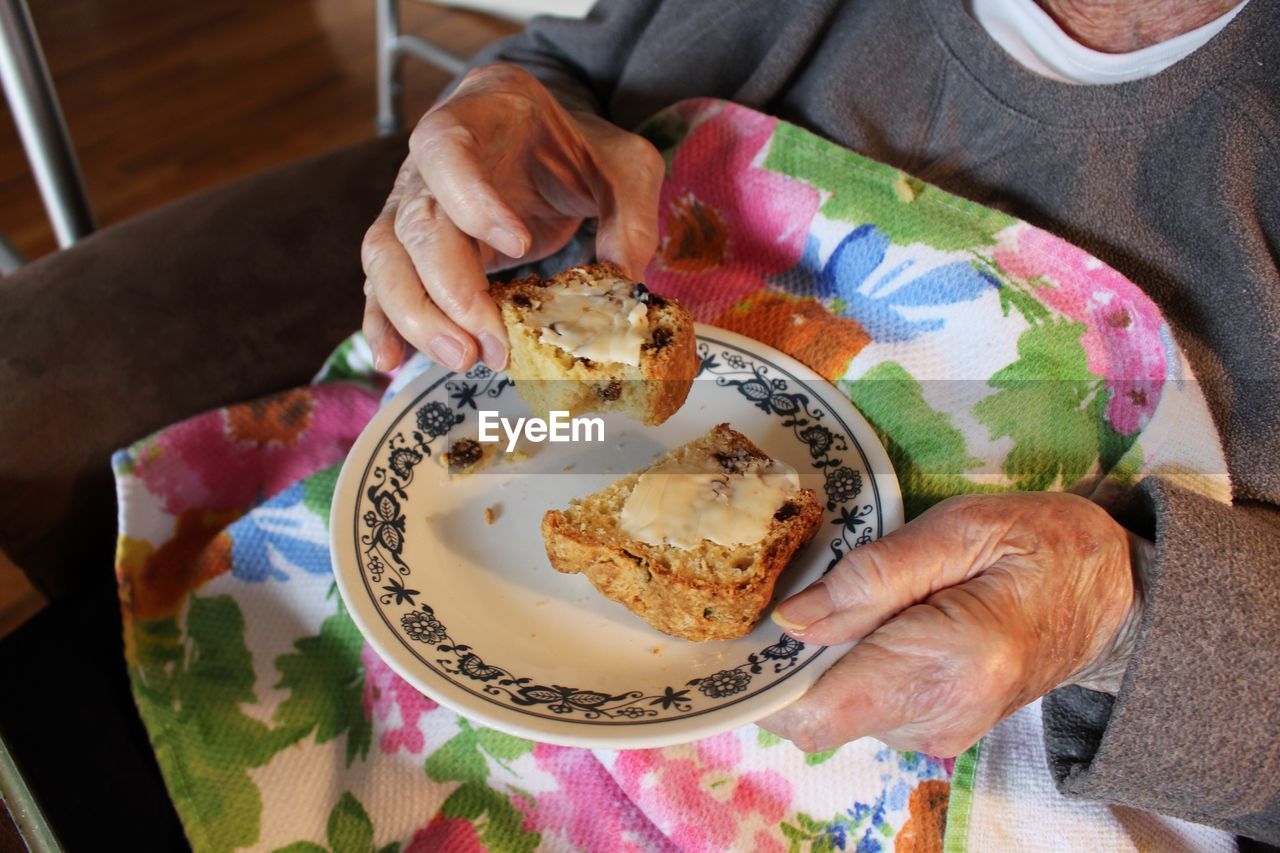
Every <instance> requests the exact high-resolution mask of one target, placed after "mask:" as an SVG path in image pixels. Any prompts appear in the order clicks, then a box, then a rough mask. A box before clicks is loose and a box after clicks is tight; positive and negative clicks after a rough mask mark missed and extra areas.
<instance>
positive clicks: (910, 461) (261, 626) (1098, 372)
mask: <svg viewBox="0 0 1280 853" xmlns="http://www.w3.org/2000/svg"><path fill="white" fill-rule="evenodd" d="M645 132H646V133H648V134H649V136H650V138H651V139H653V140H654V141H655V143H656V144H657V145H658V146H659V147H660V148H661V149H662V150H663V151H664V154H665V155H666V158H667V163H668V180H667V182H666V185H665V186H664V189H663V191H662V196H661V210H660V216H661V220H660V221H661V233H662V244H661V248H660V250H659V252H658V256H657V257H656V258H655V260H654V262H653V264H652V266H651V267H650V269H649V270H648V272H647V281H648V283H649V286H650V287H651V288H652V289H653V290H655V291H657V292H659V293H663V294H665V295H668V296H675V297H678V298H680V299H681V300H682V301H683V302H684V303H685V304H686V305H687V306H689V308H690V309H691V310H692V311H693V312H694V314H695V316H696V317H697V318H698V319H699V320H702V321H705V322H709V323H713V324H715V325H718V326H722V327H725V328H729V329H733V330H736V331H739V332H742V333H745V334H747V335H750V336H752V337H755V338H757V339H759V340H762V341H765V342H766V343H769V344H771V345H773V346H775V347H777V348H779V349H781V350H783V351H785V352H787V353H789V354H791V355H793V356H795V357H797V358H798V359H800V360H801V361H804V362H806V363H807V364H809V365H810V366H812V367H813V368H814V369H816V370H817V371H819V372H820V373H821V374H822V375H824V376H826V377H827V378H829V379H830V380H831V381H833V382H834V383H835V385H836V386H837V387H838V388H840V389H841V390H842V391H844V392H846V393H847V394H848V395H849V396H850V398H851V399H852V400H853V402H854V403H855V404H856V405H857V406H858V407H859V409H861V411H862V412H863V413H864V414H865V415H866V416H867V418H868V419H869V420H870V421H871V423H872V424H873V425H874V426H875V428H876V429H877V431H878V433H879V434H880V436H881V438H882V440H883V441H884V442H885V445H886V447H887V448H888V450H889V454H890V457H891V458H892V460H893V463H894V465H895V468H896V470H897V472H898V476H899V478H900V480H901V484H902V489H903V493H904V497H905V500H906V506H907V513H908V517H911V516H913V515H915V514H918V513H919V512H921V511H922V510H923V509H925V508H927V507H928V506H930V505H931V504H933V503H935V502H937V501H938V500H941V499H942V498H944V497H946V496H949V495H954V494H962V493H979V492H997V491H1004V490H1011V489H1068V488H1069V489H1071V490H1073V491H1077V492H1080V493H1083V494H1086V495H1089V496H1091V497H1093V498H1094V499H1095V500H1098V501H1100V502H1102V503H1103V504H1110V503H1111V502H1113V501H1114V500H1116V499H1118V498H1120V497H1122V496H1123V495H1124V493H1125V491H1126V490H1127V489H1129V488H1130V487H1131V486H1132V484H1133V483H1134V482H1136V481H1137V480H1138V479H1139V478H1141V477H1143V476H1148V475H1149V474H1151V473H1152V472H1154V471H1161V472H1162V473H1165V474H1175V475H1176V476H1177V477H1178V479H1179V480H1180V482H1183V483H1184V484H1190V485H1192V486H1194V487H1195V488H1198V489H1199V490H1201V491H1202V492H1204V493H1206V494H1209V495H1212V496H1214V497H1215V498H1217V499H1221V500H1225V499H1226V496H1227V491H1226V487H1227V484H1226V482H1225V478H1223V477H1221V476H1216V475H1215V473H1214V472H1222V471H1225V466H1224V465H1223V464H1222V463H1221V457H1220V451H1219V450H1218V443H1217V440H1216V435H1215V433H1214V430H1213V426H1212V422H1211V420H1210V419H1209V416H1208V413H1207V410H1206V408H1205V406H1204V403H1203V399H1202V398H1201V396H1200V395H1199V393H1198V390H1197V388H1196V386H1195V384H1194V382H1193V381H1191V379H1192V377H1191V375H1190V372H1189V369H1188V366H1187V364H1186V362H1185V359H1184V358H1183V356H1182V354H1181V353H1180V351H1179V350H1178V348H1177V347H1176V345H1175V343H1174V341H1173V339H1172V336H1171V335H1170V332H1169V328H1168V326H1167V324H1166V323H1165V321H1164V319H1163V318H1162V316H1161V314H1160V312H1159V311H1158V310H1157V308H1156V307H1155V305H1154V304H1153V303H1152V302H1151V301H1150V300H1149V299H1147V298H1146V297H1145V296H1144V295H1143V293H1142V292H1141V290H1139V289H1138V288H1137V287H1136V286H1135V285H1133V284H1132V283H1130V282H1129V281H1127V280H1126V279H1125V278H1124V277H1123V276H1121V275H1120V274H1118V273H1116V272H1115V271H1113V270H1111V269H1110V268H1108V267H1106V266H1105V265H1103V264H1101V263H1099V262H1098V261H1096V260H1095V259H1093V258H1091V257H1089V256H1088V255H1086V254H1085V253H1083V252H1081V251H1080V250H1078V249H1076V248H1074V247H1072V246H1071V245H1069V244H1067V243H1065V242H1063V241H1062V240H1060V239H1058V238H1056V237H1054V236H1052V235H1050V234H1048V233H1046V232H1044V231H1040V230H1038V229H1035V228H1032V227H1030V226H1028V225H1026V224H1023V223H1020V222H1018V221H1016V220H1014V219H1012V218H1010V217H1008V216H1006V215H1004V214H1002V213H1000V212H997V211H994V210H990V209H986V208H983V207H980V206H978V205H975V204H972V203H970V202H967V201H964V200H961V199H959V198H956V197H954V196H951V195H948V194H946V193H944V192H942V191H940V190H938V189H936V188H934V187H931V186H928V185H926V184H922V183H921V182H919V181H917V180H915V179H913V178H912V177H910V176H908V175H905V174H902V173H900V172H898V171H896V170H894V169H891V168H889V167H886V166H883V165H880V164H876V163H873V162H870V161H868V160H866V159H864V158H861V157H859V156H857V155H855V154H852V153H850V152H848V151H844V150H841V149H839V148H836V147H835V146H832V145H831V144H829V143H827V142H824V141H822V140H820V139H818V138H816V137H814V136H812V135H810V134H808V133H806V132H804V131H802V130H800V129H798V128H795V127H793V126H791V125H788V124H785V123H782V122H779V121H777V120H775V119H773V118H769V117H767V116H763V115H760V114H758V113H755V112H752V111H749V110H746V109H744V108H741V107H737V106H734V105H730V104H726V103H723V102H719V101H709V100H699V101H690V102H685V103H682V104H679V105H677V106H676V107H673V108H671V109H670V110H667V111H665V112H664V113H662V114H660V115H659V116H657V117H656V118H655V119H653V120H652V121H651V122H650V123H649V124H648V125H647V127H646V130H645ZM571 252H572V250H570V253H571ZM581 259H582V258H572V257H569V255H565V256H562V257H560V258H558V259H557V260H556V263H561V264H565V263H569V262H576V261H577V260H581ZM353 286H358V283H353ZM425 366H426V363H425V361H424V360H423V359H422V358H421V357H415V359H414V360H413V361H412V362H411V363H410V365H408V366H407V367H405V368H404V369H402V370H401V371H400V372H399V374H398V375H397V376H396V377H394V380H392V378H391V377H387V376H384V375H379V374H378V373H376V372H375V371H374V370H373V368H372V366H371V364H370V359H369V354H368V350H367V346H366V345H365V344H364V342H363V340H362V339H361V338H359V337H358V336H356V337H353V338H352V339H350V340H349V341H347V342H346V343H345V344H344V345H343V346H342V347H340V348H339V350H338V351H337V352H336V353H335V354H334V356H333V357H332V358H331V359H330V360H329V362H328V363H327V364H326V366H325V367H324V369H323V370H322V371H321V373H320V375H319V376H318V377H317V379H316V381H315V382H314V383H313V384H312V385H310V386H308V387H305V388H298V389H294V390H290V391H287V392H284V393H281V394H277V395H274V396H272V397H268V398H265V399H261V400H255V401H250V402H246V403H243V404H239V405H235V406H230V407H228V408H225V409H221V410H218V411H214V412H210V413H207V414H205V415H202V416H199V417H197V418H194V419H192V420H190V421H187V422H184V423H181V424H178V425H175V426H173V427H170V428H168V429H165V430H162V431H161V432H159V433H157V434H155V435H153V436H150V437H148V438H145V439H143V440H141V441H139V442H138V443H136V444H134V445H133V446H132V447H129V448H127V449H125V450H122V451H120V453H118V454H117V456H116V457H115V461H114V464H115V470H116V477H117V483H118V491H119V503H120V541H119V551H118V559H117V571H118V575H119V581H120V597H121V603H122V606H123V610H124V615H125V633H126V651H127V656H128V666H129V672H130V676H131V679H132V684H133V691H134V696H135V698H136V701H137V704H138V709H139V711H140V713H141V716H142V719H143V722H144V724H145V726H146V728H147V731H148V733H149V735H150V737H151V741H152V745H153V746H154V748H155V751H156V755H157V758H158V759H159V763H160V767H161V770H162V772H163V774H164V778H165V781H166V784H167V785H168V788H169V791H170V794H171V795H172V797H173V800H174V803H175V805H176V806H177V810H178V814H179V816H180V817H181V819H182V822H183V825H184V827H185V828H186V831H187V834H188V837H189V838H190V840H191V842H192V844H193V846H194V847H195V848H196V849H198V850H232V849H238V848H254V849H267V850H269V849H288V850H291V851H321V850H331V851H335V853H346V851H357V850H358V851H374V850H377V851H389V850H413V851H427V850H446V851H455V850H458V851H465V850H481V849H485V850H496V851H518V850H535V849H538V850H588V851H604V850H607V851H614V850H637V851H640V850H644V851H659V850H661V851H666V850H687V851H710V850H759V851H774V850H776V851H788V850H789V851H796V850H813V851H831V850H850V851H852V850H857V851H880V850H888V849H898V850H904V851H926V850H940V849H943V847H944V846H945V848H946V849H948V850H964V849H973V850H996V849H1067V848H1077V849H1078V848H1079V847H1081V846H1084V847H1088V848H1090V849H1138V848H1145V847H1148V846H1151V845H1156V846H1160V847H1162V848H1169V847H1173V846H1190V847H1191V848H1192V849H1229V848H1230V847H1232V846H1233V845H1232V843H1231V841H1230V839H1229V838H1228V837H1226V836H1224V835H1222V834H1220V833H1215V832H1212V831H1210V830H1206V829H1203V828H1201V827H1194V826H1191V825H1188V824H1182V823H1179V822H1177V821H1172V820H1167V819H1163V818H1159V817H1156V816H1152V815H1145V814H1140V813H1132V812H1126V811H1125V810H1121V809H1112V808H1108V807H1106V806H1102V805H1098V804H1089V803H1071V802H1068V801H1066V800H1064V799H1063V798H1061V797H1059V796H1058V795H1057V794H1056V792H1055V791H1054V790H1053V787H1052V784H1051V782H1050V780H1049V776H1048V771H1047V769H1046V767H1045V765H1044V759H1043V746H1042V745H1040V741H1039V739H1040V737H1041V733H1040V727H1039V717H1038V710H1037V708H1036V707H1034V706H1033V707H1031V708H1028V709H1024V710H1023V711H1021V712H1019V713H1018V714H1016V715H1014V717H1013V718H1011V719H1010V720H1008V721H1006V722H1005V723H1003V724H1001V726H999V727H997V729H996V730H995V731H994V732H993V733H992V734H991V735H990V736H988V738H987V739H985V740H984V742H983V743H982V744H981V745H980V746H979V747H975V748H974V749H973V750H970V752H968V753H966V754H965V755H963V756H961V757H960V758H959V759H958V760H957V761H954V762H953V761H950V760H947V761H943V760H938V759H935V758H931V757H929V756H926V755H922V754H919V753H898V752H894V751H892V750H890V749H887V748H885V747H884V746H883V745H881V744H878V743H876V742H874V741H871V740H863V741H858V742H855V743H852V744H848V745H846V746H844V747H841V748H840V749H838V750H835V751H833V752H828V753H821V754H815V755H805V754H803V753H801V752H800V751H798V750H797V749H795V748H794V747H792V746H791V745H790V744H789V743H785V742H782V741H780V740H778V739H777V738H775V737H774V736H772V735H770V734H768V733H766V732H764V731H762V730H760V729H757V728H756V727H754V726H747V727H744V728H742V729H739V730H737V731H733V732H729V733H726V734H723V735H720V736H717V737H713V738H708V739H706V740H702V741H698V742H695V743H691V744H687V745H683V746H678V747H670V748H666V749H648V750H634V751H611V750H592V751H588V750H582V749H571V748H565V747H557V746H551V745H547V744H537V743H532V742H530V741H526V740H523V739H520V738H517V737H513V736H510V735H507V734H504V733H502V732H499V731H495V730H493V729H489V728H485V727H482V726H479V725H476V724H473V723H471V722H469V721H468V720H466V719H464V718H462V717H459V716H458V715H456V714H454V713H453V712H452V711H450V710H448V709H447V708H443V707H440V706H438V705H437V704H436V703H435V702H433V701H432V700H430V699H428V698H426V697H424V696H422V695H420V694H418V693H417V692H416V691H414V690H413V689H412V688H410V687H409V686H408V685H407V684H406V683H405V682H403V681H402V680H400V679H399V678H398V677H397V676H396V675H395V674H393V673H392V672H391V670H390V669H389V668H388V667H387V666H386V665H385V664H384V663H383V662H382V661H381V660H380V659H379V658H378V657H377V655H376V654H374V653H373V652H372V651H371V650H370V649H369V647H368V646H367V645H365V644H364V642H363V641H362V639H361V637H360V635H359V634H358V632H357V631H356V630H355V628H354V626H353V625H352V623H351V621H350V619H349V618H348V617H347V615H346V614H345V613H344V611H343V608H342V606H341V604H340V602H339V600H338V597H337V595H336V593H335V588H334V582H333V578H332V569H331V566H330V561H329V553H328V547H327V531H326V523H327V519H328V509H329V504H330V501H331V497H332V493H333V488H334V483H335V479H336V476H337V471H338V467H339V465H340V463H341V461H342V459H343V458H344V456H345V453H346V451H347V449H348V448H349V447H350V445H351V443H352V442H353V441H354V439H355V437H356V436H357V435H358V434H359V432H360V430H361V428H362V427H363V426H364V424H365V423H366V422H367V421H368V419H369V418H370V417H371V416H372V415H373V413H374V411H375V410H376V409H377V407H378V406H379V403H380V401H381V400H383V399H385V395H388V394H390V393H392V392H394V390H395V388H396V387H399V386H401V385H403V384H404V383H405V382H406V381H407V380H408V378H410V377H411V376H412V375H413V374H414V373H415V372H416V371H418V370H421V369H423V368H424V367H425ZM389 382H390V383H391V387H390V388H388V383H389ZM1175 472H1176V473H1175ZM1037 750H1038V751H1037Z"/></svg>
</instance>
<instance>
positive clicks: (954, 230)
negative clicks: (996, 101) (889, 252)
mask: <svg viewBox="0 0 1280 853" xmlns="http://www.w3.org/2000/svg"><path fill="white" fill-rule="evenodd" d="M764 168H766V169H768V170H769V171H772V172H780V173H782V174H784V175H788V176H790V177H793V178H798V179H800V180H802V181H804V182H806V183H808V184H811V185H813V186H814V187H816V188H817V189H819V190H822V191H824V193H825V194H826V199H825V201H824V202H823V204H822V207H821V208H820V209H819V210H820V212H821V213H822V215H823V216H825V217H827V218H828V219H833V220H837V221H840V222H852V223H854V224H856V225H863V224H874V225H875V226H876V227H877V228H878V229H880V230H881V231H883V232H884V233H885V234H887V235H888V237H889V239H890V240H891V241H892V242H894V243H897V244H900V245H907V244H910V243H923V244H924V245H926V246H932V247H933V248H935V249H942V250H943V251H951V250H956V249H973V248H976V247H979V246H989V245H991V244H992V243H994V242H995V240H996V237H995V235H996V233H997V232H999V231H1000V230H1001V229H1004V228H1006V227H1008V226H1010V225H1012V224H1014V223H1015V222H1017V220H1016V219H1014V218H1013V217H1011V216H1009V215H1008V214H1005V213H1001V212H1000V211H998V210H992V209H991V208H988V207H983V206H982V205H980V204H974V203H973V202H971V201H966V200H964V199H961V198H958V197H956V196H953V195H951V194H950V193H945V192H943V191H942V190H940V189H938V188H937V187H933V186H930V185H929V184H926V183H924V182H923V181H919V180H917V179H915V178H912V177H910V176H908V175H906V174H905V173H904V172H901V171H899V170H897V169H895V168H893V167H892V166H886V165H884V164H882V163H876V162H874V161H872V160H868V159H867V158H865V157H862V156H860V155H858V154H855V153H854V152H852V151H846V150H844V149H841V148H838V147H836V146H835V145H831V144H830V143H828V142H824V141H822V140H820V139H818V138H816V137H814V136H813V134H811V133H809V132H808V131H806V130H802V129H800V128H798V127H796V126H795V125H791V124H787V123H785V122H779V123H778V129H777V131H776V132H775V133H774V137H773V144H772V145H771V146H770V147H769V153H768V155H767V156H766V157H765V161H764ZM908 205H911V206H914V207H915V209H913V210H908ZM926 207H927V208H928V211H927V215H926V214H925V213H924V212H923V211H922V210H921V208H926Z"/></svg>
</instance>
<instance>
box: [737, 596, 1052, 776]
mask: <svg viewBox="0 0 1280 853" xmlns="http://www.w3.org/2000/svg"><path fill="white" fill-rule="evenodd" d="M997 587H998V585H997V584H992V583H987V582H986V579H985V578H980V579H977V580H975V581H972V582H970V583H967V584H963V585H961V586H958V587H952V588H950V589H946V590H943V591H942V592H939V593H938V594H937V595H935V596H932V597H931V598H930V599H929V602H928V603H927V604H922V605H917V606H915V607H912V608H910V609H909V610H907V611H906V612H904V613H903V614H902V615H900V616H899V617H897V618H896V619H894V620H892V621H890V622H889V623H887V624H886V625H885V626H883V627H882V628H881V629H880V630H878V631H876V632H874V633H872V634H871V635H870V636H869V637H867V638H866V639H865V640H863V641H862V642H861V643H859V644H858V645H857V646H855V647H854V648H853V649H852V650H850V651H849V653H848V654H846V655H845V656H844V657H843V658H842V659H841V660H840V661H839V662H837V663H836V664H835V665H834V666H833V667H831V669H829V670H828V671H827V672H826V673H825V674H824V675H823V676H822V678H821V679H819V680H818V682H817V684H815V685H814V686H813V687H812V688H810V690H809V691H808V692H807V693H806V694H805V695H804V696H803V697H801V698H800V699H799V700H797V701H796V702H794V703H792V704H791V705H789V706H787V707H786V708H784V709H782V710H781V711H779V712H777V713H776V714H774V715H772V716H771V717H769V718H767V719H765V720H764V721H762V722H761V723H760V725H761V726H763V727H764V728H766V729H768V730H770V731H773V732H775V733H777V734H779V735H781V736H783V737H786V738H787V739H789V740H792V741H793V742H795V743H796V745H797V746H799V747H801V748H802V749H804V750H805V751H808V752H817V751H823V750H827V749H834V748H835V747H837V746H839V745H840V744H843V743H847V742H849V741H852V740H856V739H858V738H860V737H867V736H872V737H876V738H878V739H880V740H881V741H884V742H885V743H887V744H889V745H890V746H893V747H894V748H897V749H912V750H920V751H923V752H927V753H929V754H931V755H943V756H948V755H956V754H958V753H960V752H963V751H964V750H965V749H967V748H968V747H969V746H971V745H972V744H973V743H974V742H975V741H977V740H978V738H980V737H981V736H982V735H984V734H985V733H986V732H987V731H988V730H990V729H991V727H992V726H994V725H995V724H996V723H998V722H999V721H1000V720H1001V719H1003V718H1004V717H1005V716H1007V715H1008V714H1010V713H1012V712H1013V711H1014V710H1016V709H1017V708H1018V707H1020V706H1021V705H1022V704H1025V703H1026V702H1027V701H1030V700H1031V699H1033V698H1034V695H1035V694H1034V693H1031V694H1028V693H1027V692H1026V691H1024V690H1022V689H1021V685H1023V684H1024V683H1025V682H1026V676H1027V672H1026V667H1025V665H1024V663H1023V661H1024V660H1025V657H1024V655H1023V654H1022V653H1021V651H1020V649H1021V648H1022V647H1021V646H1020V645H1019V643H1020V641H1022V640H1025V638H1024V637H1020V636H1019V633H1018V631H1016V630H1014V631H1007V630H1006V629H1005V627H1004V626H1002V625H1001V624H1000V622H999V620H998V619H996V618H994V617H995V610H996V609H997V608H998V607H1005V606H1007V605H1010V604H1011V602H1010V601H1006V600H1005V595H1004V594H1003V593H1004V592H1007V588H1005V589H998V588H997ZM993 590H995V591H996V594H994V595H993V594H992V593H993ZM993 599H994V600H993Z"/></svg>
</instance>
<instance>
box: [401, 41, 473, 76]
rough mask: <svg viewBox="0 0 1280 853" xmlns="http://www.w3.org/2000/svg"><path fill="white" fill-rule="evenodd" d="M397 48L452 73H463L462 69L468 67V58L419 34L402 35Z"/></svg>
mask: <svg viewBox="0 0 1280 853" xmlns="http://www.w3.org/2000/svg"><path fill="white" fill-rule="evenodd" d="M396 49H397V51H398V52H400V53H407V54H409V55H410V56H413V57H416V58H418V59H421V60H422V61H423V62H429V63H431V64H432V65H434V66H436V67H437V68H439V69H441V70H443V71H448V72H449V73H450V74H461V73H462V69H463V68H466V67H467V60H466V59H464V58H462V57H461V56H458V54H456V53H453V52H452V51H449V50H446V49H445V48H443V47H441V46H440V45H438V44H436V43H435V42H430V41H427V40H426V39H424V38H420V37H419V36H405V35H402V36H400V38H399V39H398V40H397V42H396Z"/></svg>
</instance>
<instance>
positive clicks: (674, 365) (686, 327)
mask: <svg viewBox="0 0 1280 853" xmlns="http://www.w3.org/2000/svg"><path fill="white" fill-rule="evenodd" d="M490 293H491V294H492V295H493V298H494V300H496V301H497V303H498V307H499V308H500V309H501V310H502V320H503V322H504V323H505V324H506V327H507V336H508V338H509V339H510V341H511V360H510V362H509V363H508V365H507V375H508V376H510V377H511V378H512V379H514V380H515V381H516V392H517V393H518V394H519V395H520V397H521V399H523V400H524V401H525V402H526V403H528V404H529V408H531V409H532V410H533V413H534V414H535V415H537V416H538V417H541V418H544V419H545V418H547V417H549V414H550V413H551V412H552V411H567V412H568V413H569V416H570V417H574V416H577V415H579V414H583V413H585V412H604V411H621V412H624V413H626V414H627V415H628V416H629V417H632V418H635V419H636V420H639V421H643V422H644V423H646V424H660V423H662V422H663V421H665V420H666V419H667V418H669V417H671V416H672V415H673V414H675V413H676V411H677V410H678V409H679V408H680V406H681V405H683V404H684V400H685V397H687V396H688V394H689V388H690V386H691V385H692V384H693V377H694V375H695V374H696V373H697V372H698V357H697V353H696V351H695V350H696V343H695V338H694V332H693V318H692V317H691V316H690V314H689V312H688V311H686V310H685V309H684V308H683V307H682V306H681V305H680V304H679V303H677V302H676V301H674V300H671V299H665V298H663V297H661V296H659V295H658V294H656V293H651V292H649V290H648V289H647V288H646V287H645V286H644V285H643V284H640V283H638V282H634V281H631V280H630V279H628V278H626V277H625V276H624V275H623V274H622V271H621V270H619V269H618V268H617V267H616V266H614V265H613V264H610V263H597V264H592V265H590V266H585V267H575V268H573V269H571V270H567V271H565V272H562V273H560V274H559V275H557V276H555V277H554V278H551V279H548V280H544V279H540V278H538V277H537V276H533V277H531V278H525V279H520V280H518V281H512V282H508V283H505V284H495V285H493V287H492V288H491V289H490Z"/></svg>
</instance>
